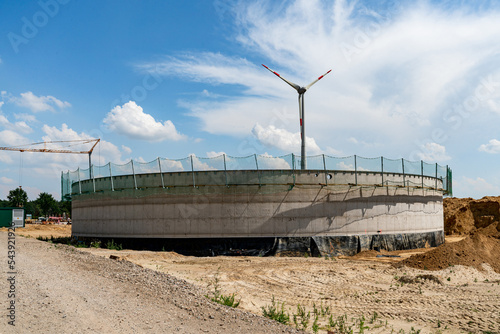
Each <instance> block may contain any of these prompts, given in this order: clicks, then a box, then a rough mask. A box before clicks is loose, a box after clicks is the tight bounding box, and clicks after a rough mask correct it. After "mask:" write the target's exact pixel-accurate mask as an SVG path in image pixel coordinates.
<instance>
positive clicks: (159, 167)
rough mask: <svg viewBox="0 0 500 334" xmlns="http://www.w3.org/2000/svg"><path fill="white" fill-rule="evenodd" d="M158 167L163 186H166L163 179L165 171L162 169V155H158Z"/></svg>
mask: <svg viewBox="0 0 500 334" xmlns="http://www.w3.org/2000/svg"><path fill="white" fill-rule="evenodd" d="M158 169H159V170H160V179H161V187H162V188H165V182H164V181H163V172H162V170H161V161H160V157H158Z"/></svg>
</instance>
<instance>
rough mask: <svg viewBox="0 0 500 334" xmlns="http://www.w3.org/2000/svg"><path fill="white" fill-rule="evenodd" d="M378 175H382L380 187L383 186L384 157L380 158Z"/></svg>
mask: <svg viewBox="0 0 500 334" xmlns="http://www.w3.org/2000/svg"><path fill="white" fill-rule="evenodd" d="M380 171H381V172H380V174H381V175H382V186H383V185H384V157H383V156H381V157H380Z"/></svg>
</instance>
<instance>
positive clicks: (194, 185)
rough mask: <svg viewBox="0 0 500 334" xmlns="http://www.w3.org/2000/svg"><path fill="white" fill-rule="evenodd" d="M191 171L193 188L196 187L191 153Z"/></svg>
mask: <svg viewBox="0 0 500 334" xmlns="http://www.w3.org/2000/svg"><path fill="white" fill-rule="evenodd" d="M191 172H192V173H193V188H196V183H195V181H194V164H193V155H191Z"/></svg>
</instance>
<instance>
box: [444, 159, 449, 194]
mask: <svg viewBox="0 0 500 334" xmlns="http://www.w3.org/2000/svg"><path fill="white" fill-rule="evenodd" d="M448 169H449V167H448V165H446V187H445V185H444V184H443V188H444V190H445V192H446V193H448V190H449V189H448V188H449V184H450V179H449V177H450V175H449V173H448Z"/></svg>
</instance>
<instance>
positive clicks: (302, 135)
mask: <svg viewBox="0 0 500 334" xmlns="http://www.w3.org/2000/svg"><path fill="white" fill-rule="evenodd" d="M262 66H264V67H265V68H267V69H268V70H269V71H270V72H272V73H274V74H276V75H277V76H278V77H279V78H280V79H281V80H283V81H284V82H286V83H287V84H289V85H290V86H292V88H293V89H295V90H296V91H297V93H299V117H300V138H301V140H302V143H301V146H300V155H301V159H300V169H307V162H306V130H305V121H304V94H305V92H306V91H307V90H308V89H309V88H311V86H312V85H314V84H315V83H316V82H318V81H319V80H321V79H322V78H323V77H324V76H325V75H327V74H328V73H330V72H331V71H332V70H328V72H326V73H325V74H323V75H322V76H320V77H318V78H317V79H316V80H314V81H313V82H311V83H310V84H309V85H307V86H305V87H300V86H299V85H297V84H294V83H293V82H291V81H288V80H287V79H285V78H283V77H282V76H281V75H279V74H278V72H275V71H273V70H271V69H270V68H269V67H267V66H266V65H264V64H262Z"/></svg>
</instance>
